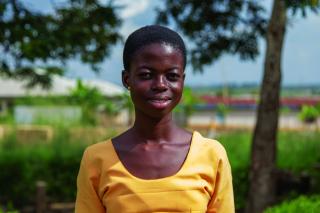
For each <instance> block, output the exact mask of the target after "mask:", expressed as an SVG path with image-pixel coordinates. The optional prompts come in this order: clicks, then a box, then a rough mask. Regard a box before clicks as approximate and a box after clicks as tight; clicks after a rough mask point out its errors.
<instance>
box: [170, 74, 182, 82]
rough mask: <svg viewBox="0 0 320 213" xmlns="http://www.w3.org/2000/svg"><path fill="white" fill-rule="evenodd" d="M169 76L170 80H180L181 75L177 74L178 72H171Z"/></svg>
mask: <svg viewBox="0 0 320 213" xmlns="http://www.w3.org/2000/svg"><path fill="white" fill-rule="evenodd" d="M167 78H168V79H169V80H170V81H178V80H179V78H180V75H179V74H177V73H169V74H168V76H167Z"/></svg>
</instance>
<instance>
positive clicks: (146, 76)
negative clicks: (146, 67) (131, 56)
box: [139, 72, 152, 80]
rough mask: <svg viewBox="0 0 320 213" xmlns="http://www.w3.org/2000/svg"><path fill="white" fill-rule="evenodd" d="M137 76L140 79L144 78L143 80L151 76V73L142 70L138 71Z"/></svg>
mask: <svg viewBox="0 0 320 213" xmlns="http://www.w3.org/2000/svg"><path fill="white" fill-rule="evenodd" d="M139 77H140V78H141V79H144V80H147V79H150V78H151V77H152V75H151V73H148V72H143V73H140V74H139Z"/></svg>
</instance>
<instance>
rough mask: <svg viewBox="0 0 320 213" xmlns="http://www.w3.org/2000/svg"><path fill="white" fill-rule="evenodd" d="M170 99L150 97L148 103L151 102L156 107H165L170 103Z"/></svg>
mask: <svg viewBox="0 0 320 213" xmlns="http://www.w3.org/2000/svg"><path fill="white" fill-rule="evenodd" d="M170 102H171V100H170V99H167V98H165V99H149V100H148V103H150V104H151V105H152V106H153V107H154V108H157V109H164V108H166V107H167V106H168V105H169V104H170Z"/></svg>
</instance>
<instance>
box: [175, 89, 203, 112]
mask: <svg viewBox="0 0 320 213" xmlns="http://www.w3.org/2000/svg"><path fill="white" fill-rule="evenodd" d="M197 103H200V99H199V98H198V97H197V96H196V95H194V93H193V92H192V89H191V88H190V87H185V88H184V89H183V93H182V98H181V101H180V104H179V105H178V106H177V107H176V108H175V109H174V110H175V112H183V113H184V114H185V115H186V116H187V117H189V116H191V115H192V114H193V113H194V112H195V108H194V107H195V105H196V104H197Z"/></svg>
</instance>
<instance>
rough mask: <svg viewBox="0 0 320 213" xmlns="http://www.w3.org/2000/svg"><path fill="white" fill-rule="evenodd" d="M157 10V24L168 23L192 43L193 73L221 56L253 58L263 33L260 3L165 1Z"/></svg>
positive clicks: (264, 22)
mask: <svg viewBox="0 0 320 213" xmlns="http://www.w3.org/2000/svg"><path fill="white" fill-rule="evenodd" d="M165 5H166V6H165V8H162V9H158V22H160V23H165V24H168V23H169V22H170V23H171V21H174V23H175V24H176V25H177V26H178V27H179V29H181V31H182V32H183V33H184V34H185V35H186V36H188V38H189V39H190V40H192V41H193V44H194V45H192V47H191V62H192V65H193V67H194V68H195V70H200V71H202V68H203V66H204V65H207V64H211V63H212V62H215V61H217V60H218V59H219V58H220V57H221V56H222V55H224V54H226V53H227V54H232V55H236V54H238V55H239V56H240V58H241V59H254V58H255V57H256V56H257V55H258V54H259V49H258V38H259V37H261V36H263V35H264V34H265V31H266V24H267V20H266V17H265V10H264V8H263V7H262V5H261V3H260V2H259V1H239V0H237V1H234V0H228V1H214V0H210V1H185V0H166V1H165Z"/></svg>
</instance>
